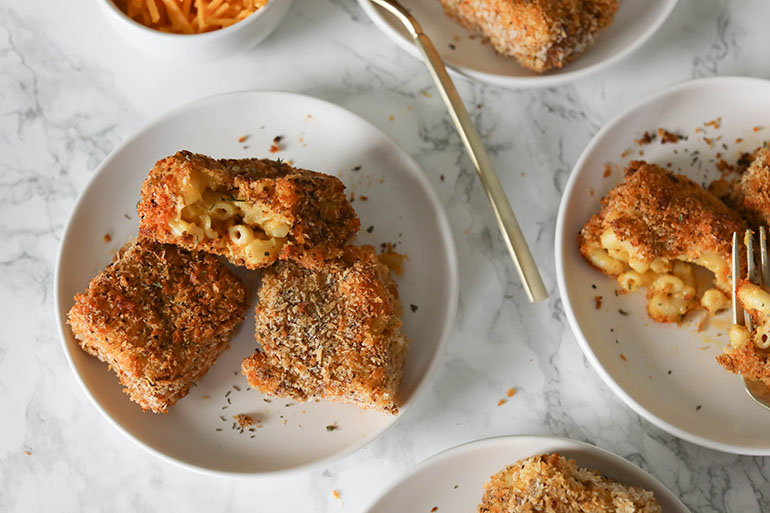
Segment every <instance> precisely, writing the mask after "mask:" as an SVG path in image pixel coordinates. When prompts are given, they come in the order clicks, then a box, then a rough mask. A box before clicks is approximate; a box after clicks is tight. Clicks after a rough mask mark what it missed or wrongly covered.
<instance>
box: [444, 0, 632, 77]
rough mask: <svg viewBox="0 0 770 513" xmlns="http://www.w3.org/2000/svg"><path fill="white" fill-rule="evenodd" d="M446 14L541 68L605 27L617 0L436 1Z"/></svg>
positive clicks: (581, 47)
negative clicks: (439, 2)
mask: <svg viewBox="0 0 770 513" xmlns="http://www.w3.org/2000/svg"><path fill="white" fill-rule="evenodd" d="M441 4H442V5H443V7H444V10H445V11H446V13H447V14H448V15H449V16H450V17H452V18H454V19H455V20H457V21H458V22H459V23H460V24H461V25H463V26H464V27H466V28H467V29H469V30H472V31H475V32H477V33H481V34H483V35H485V36H487V37H489V39H490V41H491V43H492V46H494V48H495V50H496V51H497V52H498V53H500V54H502V55H508V56H512V57H515V58H516V60H518V61H519V63H520V64H521V65H522V66H524V67H526V68H529V69H531V70H533V71H536V72H539V73H542V72H544V71H548V70H551V69H556V68H561V67H563V66H564V65H565V64H567V63H569V62H570V61H572V60H573V59H575V58H576V57H577V56H578V55H580V54H581V53H582V52H583V51H585V49H586V48H588V47H589V46H590V45H591V44H592V43H593V41H594V39H595V37H596V33H597V32H598V31H599V30H601V29H603V28H605V27H607V26H609V25H610V24H611V23H612V19H613V17H614V16H615V12H616V11H617V10H618V2H617V0H441Z"/></svg>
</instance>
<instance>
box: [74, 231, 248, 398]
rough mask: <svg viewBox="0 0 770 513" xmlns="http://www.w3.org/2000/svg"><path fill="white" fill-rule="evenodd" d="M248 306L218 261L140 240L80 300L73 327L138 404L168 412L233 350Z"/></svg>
mask: <svg viewBox="0 0 770 513" xmlns="http://www.w3.org/2000/svg"><path fill="white" fill-rule="evenodd" d="M245 307H246V292H245V290H244V287H243V285H242V284H241V281H240V280H239V279H238V278H237V277H235V276H234V275H233V274H231V273H230V272H229V271H228V270H227V268H226V267H225V266H224V265H223V264H222V263H221V262H219V261H218V260H217V259H216V257H213V256H211V255H207V254H205V253H199V252H198V253H190V252H188V251H186V250H184V249H181V248H178V247H176V246H172V245H166V244H159V243H157V242H154V241H151V240H149V239H144V238H141V237H140V238H138V239H136V240H134V241H131V242H129V243H128V244H126V245H125V246H123V248H122V249H121V250H120V251H119V252H118V254H117V255H116V256H115V259H114V260H113V262H112V263H111V264H110V265H109V266H107V268H106V269H104V270H103V271H102V272H101V273H99V275H98V276H96V277H95V278H94V279H93V280H91V283H89V285H88V290H87V291H86V292H85V293H83V294H78V295H76V296H75V305H74V306H73V307H72V309H71V310H70V312H69V315H68V320H67V322H68V323H69V325H70V326H71V327H72V332H73V334H74V335H75V338H76V339H77V340H78V342H79V343H80V346H81V347H82V348H83V350H85V351H86V352H87V353H89V354H91V355H93V356H96V357H97V358H99V359H100V360H102V361H103V362H106V363H108V364H109V365H110V367H111V368H112V369H113V370H114V371H115V373H116V374H117V375H118V377H119V378H120V382H121V383H122V384H123V386H125V387H126V388H125V389H124V392H126V393H127V394H128V395H129V396H130V397H131V400H132V401H134V402H136V403H138V404H139V405H140V406H141V407H142V409H145V410H146V409H148V408H149V409H151V410H152V411H154V412H156V413H165V412H166V411H167V410H168V407H169V406H171V405H173V404H174V403H176V402H177V401H178V400H179V399H181V398H182V397H184V396H185V395H186V394H187V392H188V391H189V390H190V387H191V386H192V385H193V383H194V382H195V381H197V380H199V379H200V378H201V377H203V375H204V374H205V373H206V372H207V371H208V369H209V367H210V366H211V365H212V364H213V363H214V361H215V360H216V359H217V357H218V356H219V355H220V354H221V353H222V352H223V351H224V350H225V349H227V347H228V345H229V341H230V338H231V336H232V333H233V330H234V329H235V327H236V326H237V325H238V323H240V322H241V320H243V315H244V309H245Z"/></svg>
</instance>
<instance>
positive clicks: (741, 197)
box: [725, 148, 770, 227]
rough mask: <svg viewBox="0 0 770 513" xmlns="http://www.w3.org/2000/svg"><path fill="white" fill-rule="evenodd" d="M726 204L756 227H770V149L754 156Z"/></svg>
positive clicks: (732, 189) (764, 149)
mask: <svg viewBox="0 0 770 513" xmlns="http://www.w3.org/2000/svg"><path fill="white" fill-rule="evenodd" d="M725 203H727V204H728V205H730V206H731V207H733V208H734V209H736V210H737V211H738V212H740V213H741V214H742V215H743V216H744V217H746V219H748V220H749V222H750V223H751V224H752V226H754V227H759V226H760V225H765V226H770V149H767V148H762V149H759V150H757V151H756V152H754V153H753V154H752V160H751V165H750V166H749V167H748V169H747V170H746V171H744V172H743V173H742V174H741V176H740V178H738V180H736V181H735V182H734V183H733V184H732V186H731V187H730V192H729V195H728V196H727V197H726V198H725Z"/></svg>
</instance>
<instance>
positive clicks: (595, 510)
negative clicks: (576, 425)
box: [478, 453, 661, 513]
mask: <svg viewBox="0 0 770 513" xmlns="http://www.w3.org/2000/svg"><path fill="white" fill-rule="evenodd" d="M544 512H547V513H583V512H584V513H660V512H661V507H660V505H659V504H658V502H657V501H656V500H655V497H654V495H653V493H652V492H651V491H648V490H645V489H644V488H639V487H636V486H625V485H623V484H621V483H618V482H617V481H615V480H613V479H608V478H606V477H604V476H603V475H601V474H600V473H599V472H597V471H595V470H588V469H585V468H582V467H578V466H577V464H576V463H575V461H574V460H567V459H565V458H564V457H563V456H560V455H559V454H557V453H553V454H542V455H539V456H531V457H529V458H525V459H523V460H519V461H517V462H516V463H514V464H513V465H510V466H508V467H506V468H505V469H504V470H501V471H500V472H498V473H497V474H494V475H493V476H492V477H490V478H489V481H488V482H487V483H485V484H484V496H483V497H482V501H481V504H479V508H478V513H544Z"/></svg>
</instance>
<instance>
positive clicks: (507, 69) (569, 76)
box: [358, 0, 677, 88]
mask: <svg viewBox="0 0 770 513" xmlns="http://www.w3.org/2000/svg"><path fill="white" fill-rule="evenodd" d="M676 1H677V0H620V7H619V8H618V12H617V13H616V14H615V19H614V21H613V23H612V25H610V26H609V27H607V28H606V29H604V30H602V31H601V32H599V34H598V35H597V37H596V41H595V42H594V44H593V45H591V46H590V47H589V48H588V49H587V50H586V51H585V53H583V54H582V55H580V56H579V57H578V58H577V59H575V61H574V62H571V63H570V64H568V65H566V66H565V67H564V68H562V69H557V70H553V71H549V72H547V73H544V74H540V73H535V72H534V71H531V70H529V69H527V68H524V67H522V66H521V65H519V63H518V62H517V61H516V59H514V58H513V57H504V56H502V55H500V54H498V53H497V52H495V50H494V48H492V45H490V44H489V43H488V42H485V41H484V38H482V37H478V36H475V35H474V34H473V33H472V32H471V31H469V30H467V29H465V28H464V27H463V26H461V25H460V24H459V23H457V22H456V21H454V20H453V19H452V18H450V17H449V16H447V15H446V13H445V12H444V9H443V7H442V6H441V4H440V3H439V0H400V3H401V5H403V6H404V7H406V8H407V9H408V10H409V11H410V12H411V13H412V15H413V16H414V17H415V18H416V19H417V21H418V22H419V23H420V25H421V26H422V28H423V31H424V32H425V34H426V35H427V36H428V37H430V38H431V41H433V44H434V45H435V46H436V49H437V50H438V52H439V54H440V55H441V58H442V59H443V60H444V63H445V64H446V65H447V67H448V68H449V69H450V70H453V71H456V72H457V73H459V74H460V75H464V76H466V77H469V78H474V79H477V80H481V81H484V82H489V83H492V84H497V85H500V86H503V87H513V88H518V87H522V88H524V87H552V86H556V85H559V84H564V83H567V82H571V81H573V80H576V79H578V78H582V77H584V76H586V75H589V74H591V73H595V72H597V71H599V70H601V69H604V68H606V67H608V66H610V65H612V64H614V63H616V62H618V61H620V60H621V59H623V58H624V57H626V56H628V55H629V54H630V53H631V52H633V51H634V50H636V49H637V48H639V47H640V46H641V45H642V44H643V43H644V42H645V41H647V40H648V39H649V38H650V37H651V36H652V35H653V34H654V33H655V31H656V30H657V29H658V28H659V27H660V26H661V25H662V24H663V22H664V21H665V20H666V18H667V17H668V15H669V13H670V12H671V11H672V10H673V8H674V6H675V5H676ZM358 3H359V4H361V8H362V9H363V10H364V12H365V13H366V14H367V16H369V18H370V19H371V20H372V22H374V24H375V25H376V26H377V27H378V28H379V29H380V30H382V31H383V32H384V33H385V34H386V35H387V36H388V37H389V38H390V39H392V40H393V41H394V42H395V43H396V44H398V45H399V46H401V47H402V48H404V49H405V50H407V51H408V52H409V53H411V54H412V55H414V56H415V57H417V58H418V59H421V58H422V57H421V54H420V51H419V50H418V49H417V47H416V46H415V45H414V44H413V43H412V39H411V38H410V37H409V35H408V33H407V32H406V30H404V28H403V26H402V25H401V24H400V23H399V22H398V20H397V19H396V18H395V17H394V16H392V15H391V14H390V13H388V12H386V11H385V10H384V9H382V8H380V7H375V6H374V4H372V3H371V2H370V0H358ZM450 45H451V46H450Z"/></svg>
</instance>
